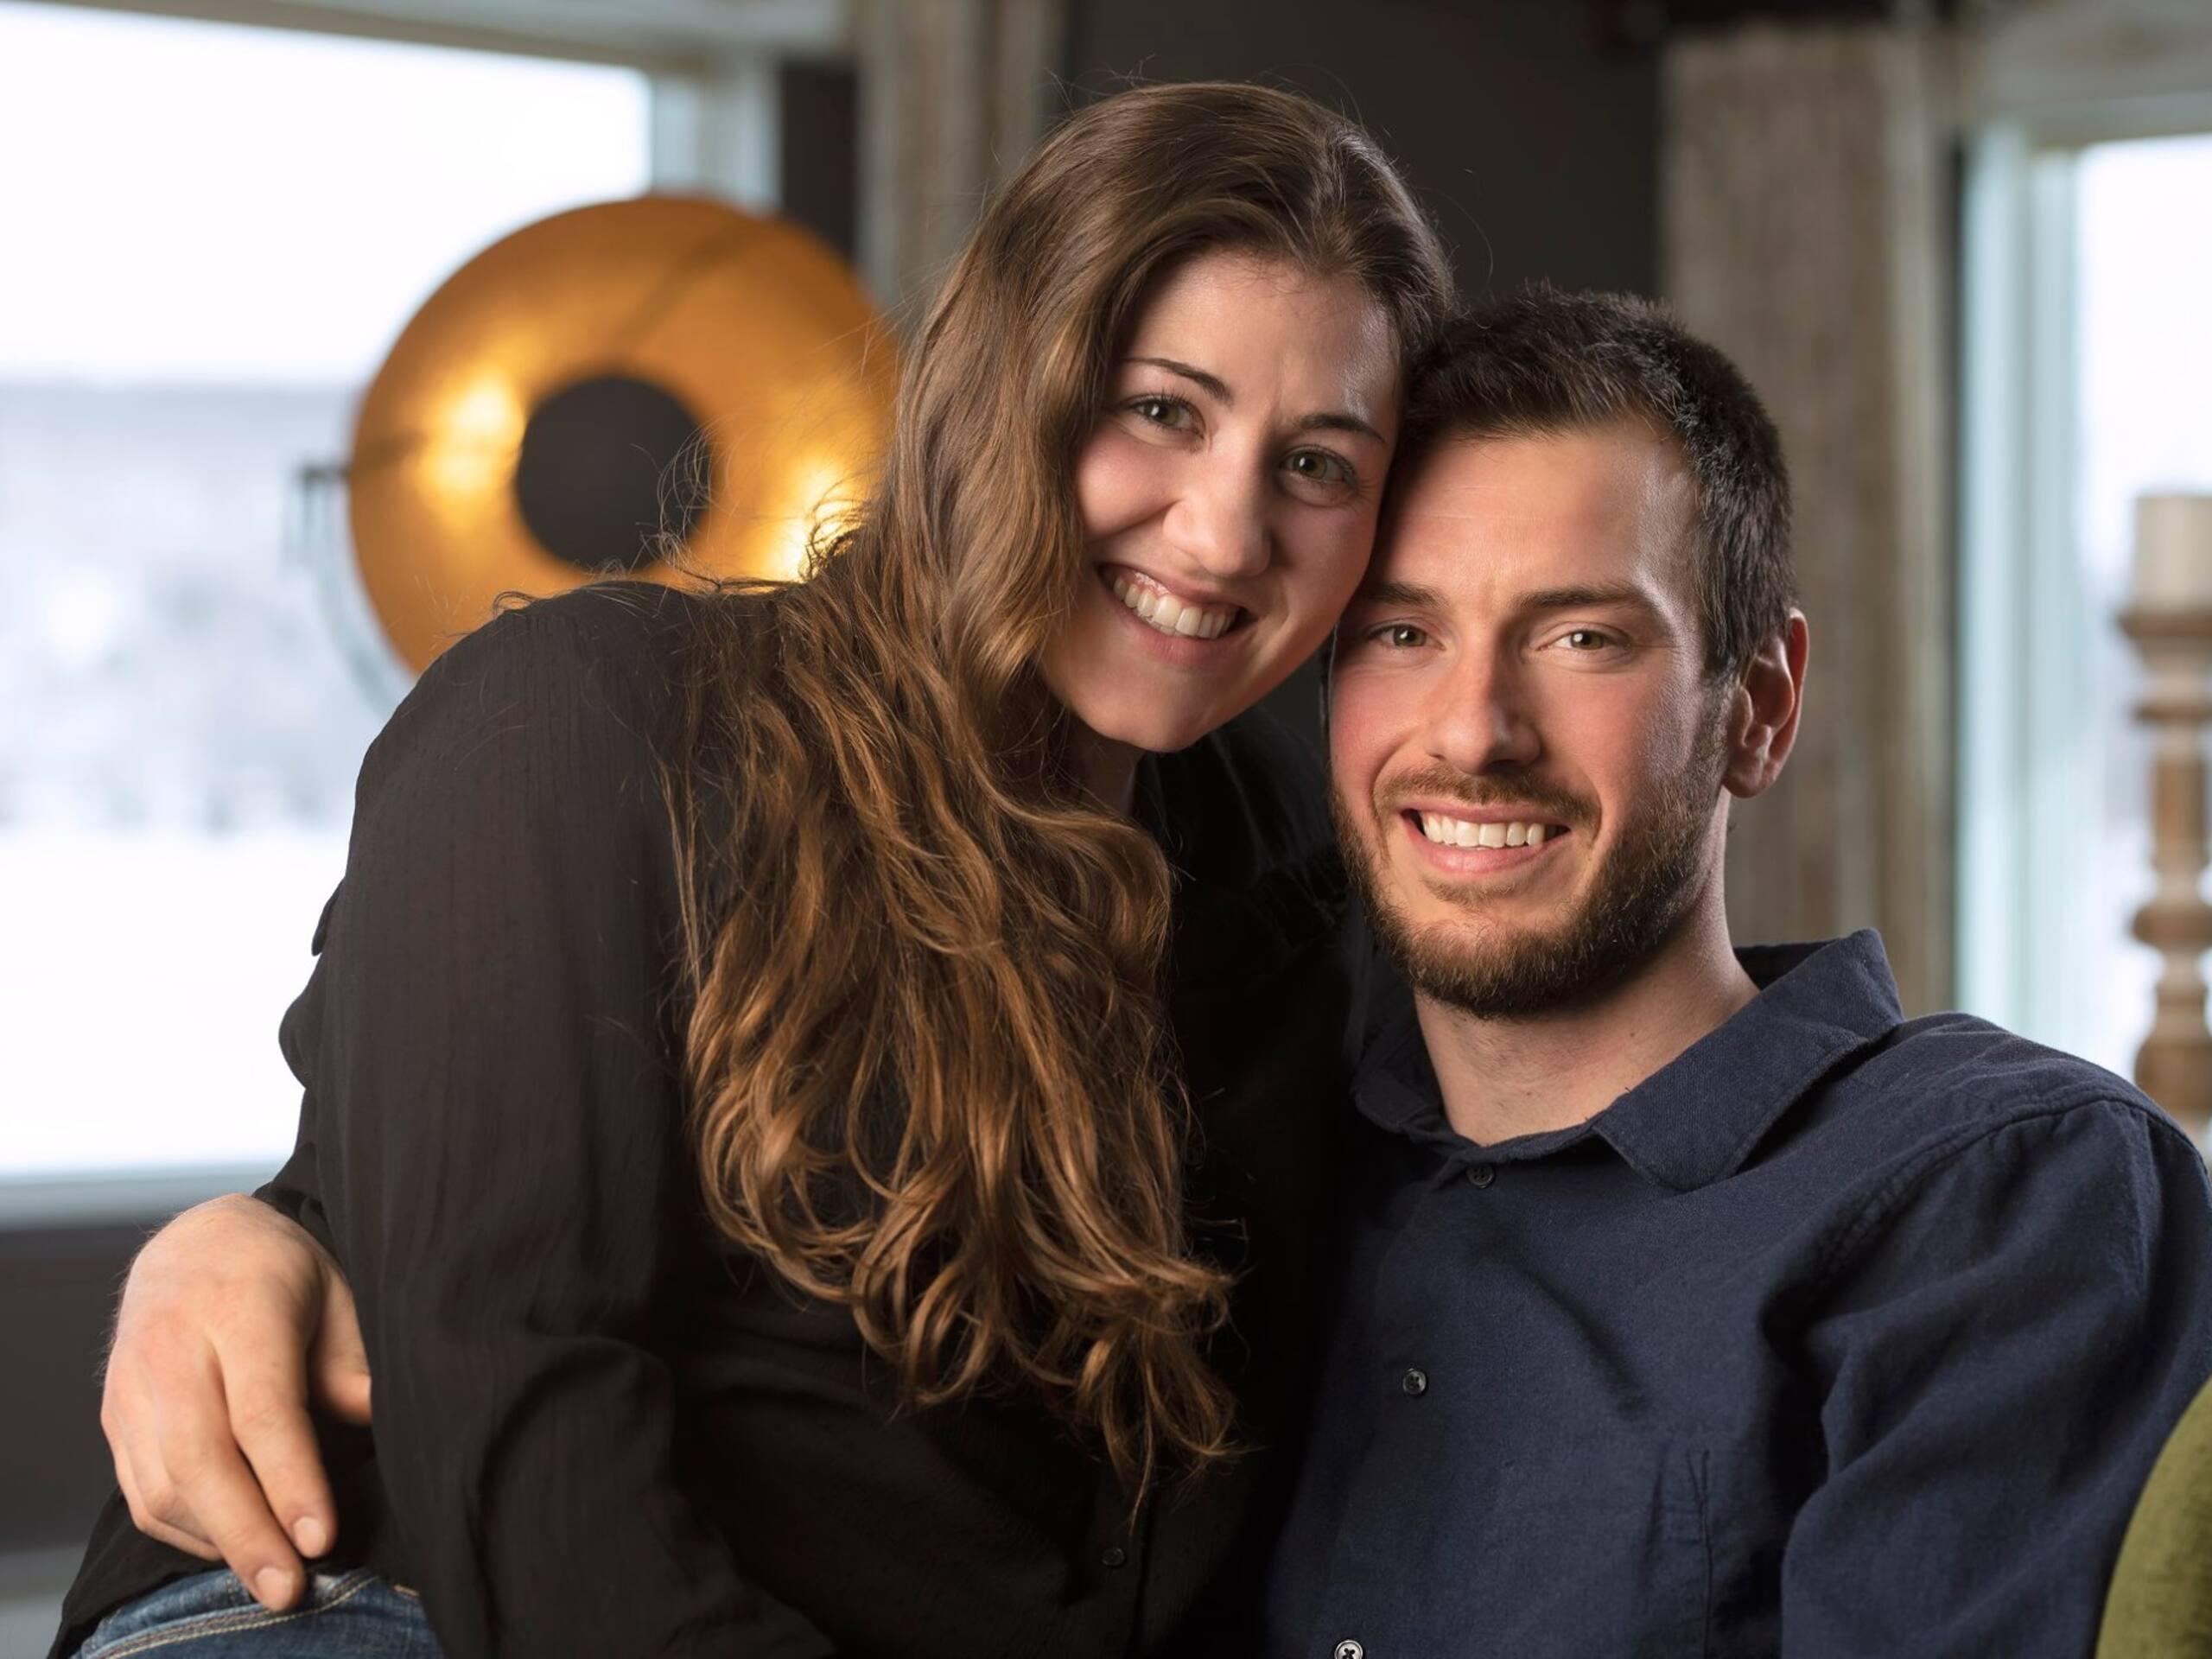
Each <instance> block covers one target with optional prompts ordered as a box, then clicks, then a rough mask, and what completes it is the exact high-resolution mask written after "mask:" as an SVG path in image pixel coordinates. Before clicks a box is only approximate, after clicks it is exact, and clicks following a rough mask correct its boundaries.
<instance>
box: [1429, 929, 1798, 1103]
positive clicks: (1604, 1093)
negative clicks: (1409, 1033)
mask: <svg viewBox="0 0 2212 1659" xmlns="http://www.w3.org/2000/svg"><path fill="white" fill-rule="evenodd" d="M1756 995H1758V987H1757V986H1755V985H1753V984H1752V983H1751V976H1750V975H1748V974H1746V973H1745V971H1744V969H1743V966H1742V964H1741V963H1738V961H1737V960H1736V954H1735V951H1734V950H1732V948H1731V946H1730V944H1729V940H1728V922H1727V918H1726V914H1725V913H1723V912H1722V909H1721V906H1720V905H1719V895H1718V894H1717V893H1715V894H1714V895H1713V899H1712V902H1709V903H1707V904H1702V905H1700V906H1699V907H1698V908H1697V910H1696V911H1695V912H1693V913H1692V914H1691V915H1690V916H1689V917H1688V918H1685V921H1684V923H1683V925H1682V926H1681V927H1680V928H1678V929H1676V931H1675V933H1674V935H1673V936H1672V937H1671V938H1669V939H1668V941H1667V942H1666V943H1665V944H1663V945H1662V946H1661V947H1660V949H1659V950H1657V951H1656V952H1655V953H1654V954H1653V956H1652V957H1651V959H1650V960H1649V961H1648V962H1646V963H1643V965H1642V966H1641V967H1639V968H1637V969H1636V971H1635V972H1633V973H1632V974H1630V976H1628V977H1627V978H1626V979H1624V980H1623V981H1621V982H1620V983H1619V984H1618V985H1616V986H1614V987H1613V988H1611V989H1610V990H1608V991H1606V992H1605V993H1604V994H1603V995H1600V996H1599V997H1597V998H1596V999H1594V1000H1592V1001H1588V1002H1584V1003H1579V1004H1577V1005H1575V1006H1573V1007H1567V1008H1561V1009H1560V1010H1558V1011H1556V1012H1550V1013H1545V1014H1534V1015H1525V1016H1516V1017H1512V1018H1484V1017H1480V1016H1478V1015H1475V1014H1467V1013H1465V1012H1464V1011H1463V1010H1460V1009H1458V1008H1454V1007H1451V1006H1450V1005H1448V1004H1446V1003H1443V1002H1439V1001H1435V1000H1434V999H1433V998H1431V997H1427V996H1422V995H1416V996H1415V998H1414V1006H1415V1008H1416V1010H1417V1012H1418V1014H1419V1015H1420V1019H1421V1036H1422V1038H1423V1039H1424V1040H1425V1041H1426V1042H1427V1045H1428V1058H1429V1063H1430V1065H1433V1067H1434V1068H1435V1071H1436V1081H1437V1084H1438V1085H1439V1086H1440V1089H1441V1090H1442V1091H1443V1095H1444V1112H1445V1116H1446V1117H1447V1118H1448V1119H1449V1120H1450V1121H1451V1124H1452V1128H1454V1129H1456V1130H1458V1131H1459V1134H1461V1135H1465V1136H1466V1138H1467V1139H1468V1140H1470V1141H1474V1142H1475V1143H1476V1144H1477V1145H1478V1146H1490V1145H1493V1144H1495V1143H1496V1142H1497V1141H1508V1140H1510V1139H1512V1138H1513V1137H1514V1136H1516V1135H1535V1134H1539V1133H1541V1132H1542V1131H1543V1130H1546V1129H1563V1128H1568V1127H1569V1126H1571V1125H1573V1124H1576V1123H1581V1122H1586V1121H1587V1120H1589V1119H1590V1118H1592V1117H1595V1116H1597V1115H1598V1114H1599V1112H1602V1111H1604V1110H1605V1108H1606V1107H1608V1106H1610V1105H1611V1104H1612V1103H1613V1102H1614V1101H1616V1100H1618V1098H1619V1097H1620V1096H1623V1095H1624V1094H1626V1093H1627V1092H1628V1091H1629V1090H1631V1089H1633V1088H1635V1087H1636V1086H1637V1084H1640V1083H1642V1082H1643V1080H1644V1079H1645V1078H1646V1077H1649V1076H1651V1075H1652V1073H1654V1072H1655V1071H1659V1070H1660V1069H1662V1067H1664V1066H1665V1065H1668V1064H1669V1062H1671V1061H1673V1060H1674V1059H1675V1058H1676V1057H1677V1056H1679V1055H1680V1054H1681V1053H1682V1052H1683V1051H1684V1050H1686V1049H1688V1047H1690V1046H1691V1045H1692V1044H1694V1043H1695V1042H1696V1041H1697V1040H1698V1039H1700V1038H1701V1037H1703V1036H1704V1035H1705V1034H1706V1033H1708V1032H1710V1031H1713V1030H1714V1029H1716V1028H1718V1027H1719V1026H1720V1025H1722V1024H1723V1023H1724V1022H1725V1021H1726V1020H1728V1018H1729V1017H1730V1016H1731V1015H1732V1014H1735V1013H1736V1012H1737V1010H1738V1009H1739V1008H1741V1007H1743V1006H1744V1005H1745V1003H1747V1002H1749V1001H1751V999H1752V997H1754V996H1756Z"/></svg>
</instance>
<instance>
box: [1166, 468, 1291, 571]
mask: <svg viewBox="0 0 2212 1659" xmlns="http://www.w3.org/2000/svg"><path fill="white" fill-rule="evenodd" d="M1166 532H1167V539H1168V541H1169V542H1170V543H1173V546H1174V548H1175V550H1176V551H1178V552H1179V553H1182V554H1184V555H1185V556H1187V557H1189V559H1190V560H1191V562H1192V563H1193V564H1195V565H1196V566H1198V569H1201V570H1203V571H1204V572H1205V574H1206V575H1210V576H1212V577H1215V578H1216V579H1217V580H1224V581H1226V580H1230V579H1232V578H1235V577H1238V576H1250V575H1257V574H1258V573H1259V572H1260V571H1262V570H1264V569H1267V566H1268V518H1267V495H1266V492H1265V489H1264V486H1262V483H1261V482H1260V481H1259V480H1255V478H1254V477H1253V476H1252V475H1251V473H1250V471H1249V470H1248V469H1247V468H1244V467H1230V466H1226V465H1223V466H1218V467H1209V468H1207V469H1205V471H1204V472H1202V473H1200V474H1198V475H1196V476H1194V477H1192V479H1191V480H1190V481H1189V487H1187V488H1186V489H1185V490H1184V492H1183V493H1182V494H1181V495H1180V496H1179V498H1178V499H1177V500H1176V502H1175V504H1174V505H1173V506H1172V507H1170V508H1169V509H1168V512H1167V518H1166Z"/></svg>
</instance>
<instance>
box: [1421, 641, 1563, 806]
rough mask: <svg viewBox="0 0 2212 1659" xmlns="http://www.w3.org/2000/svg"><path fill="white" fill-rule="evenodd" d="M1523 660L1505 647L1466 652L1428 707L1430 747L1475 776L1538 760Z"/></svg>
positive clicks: (1540, 750)
mask: <svg viewBox="0 0 2212 1659" xmlns="http://www.w3.org/2000/svg"><path fill="white" fill-rule="evenodd" d="M1526 693H1527V688H1526V687H1525V686H1524V685H1523V684H1522V676H1521V673H1520V671H1519V667H1518V664H1517V663H1516V660H1515V658H1513V656H1512V654H1511V653H1510V652H1507V651H1504V650H1502V649H1501V650H1491V649H1482V650H1474V651H1468V652H1463V653H1462V654H1461V656H1460V658H1459V661H1458V662H1457V663H1456V664H1454V665H1453V671H1452V672H1451V673H1449V674H1446V675H1443V676H1440V677H1439V680H1438V683H1437V686H1436V690H1435V693H1434V695H1433V696H1432V697H1431V699H1430V702H1429V708H1428V710H1427V734H1426V739H1427V750H1428V753H1430V754H1431V755H1432V756H1433V757H1434V758H1435V759H1437V760H1441V761H1442V762H1444V764H1445V765H1446V766H1450V767H1452V769H1453V770H1454V771H1457V772H1465V773H1466V774H1467V775H1468V776H1470V777H1475V776H1478V775H1479V774H1481V773H1483V772H1489V771H1491V770H1492V769H1494V768H1497V767H1499V766H1530V765H1533V764H1534V763H1535V761H1536V760H1537V759H1538V758H1539V757H1540V756H1541V754H1542V753H1543V743H1542V741H1541V738H1540V737H1539V735H1538V734H1537V729H1536V722H1535V711H1534V710H1533V709H1531V708H1530V707H1529V700H1528V696H1527V695H1526Z"/></svg>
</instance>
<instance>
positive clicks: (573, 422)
mask: <svg viewBox="0 0 2212 1659" xmlns="http://www.w3.org/2000/svg"><path fill="white" fill-rule="evenodd" d="M708 461H709V453H708V448H707V440H706V435H705V434H704V433H703V432H702V430H701V429H700V427H699V423H698V422H697V421H696V420H695V419H693V418H692V415H691V411H690V410H688V409H686V408H684V406H683V404H681V403H679V402H678V401H677V399H676V397H674V396H673V395H672V394H671V393H670V392H668V391H664V390H663V389H662V388H661V387H659V386H657V385H653V384H652V382H650V381H646V380H639V379H636V378H632V376H629V375H626V374H607V375H601V376H598V377H597V378H593V379H590V380H579V381H577V382H576V383H575V385H570V386H565V387H563V389H562V390H560V391H556V392H555V393H554V394H553V395H552V396H551V397H548V398H546V399H545V401H544V402H543V403H541V404H538V406H537V408H536V409H535V410H531V416H530V421H529V423H528V424H527V425H525V426H524V428H523V434H522V454H521V455H520V456H519V457H518V460H517V461H516V463H515V503H516V505H518V507H519V508H520V509H521V510H522V519H523V523H524V524H526V525H528V526H529V528H530V533H531V535H532V536H533V537H536V538H537V543H538V545H540V546H541V547H543V549H544V550H546V551H547V552H549V553H550V554H552V555H553V556H554V557H556V558H557V559H562V560H565V561H566V562H567V563H570V564H573V565H575V567H576V568H577V569H580V570H588V571H590V572H592V573H593V574H594V575H611V574H614V573H619V572H626V571H634V570H638V569H643V568H644V567H645V565H648V564H650V563H652V561H653V560H654V558H656V557H657V556H658V553H657V543H658V542H659V541H660V539H661V538H662V537H670V538H672V539H673V540H675V541H676V542H677V543H679V544H680V543H687V542H688V541H689V540H690V536H691V531H692V530H693V529H694V528H695V527H696V525H697V524H698V522H699V519H700V517H701V516H702V514H703V513H704V512H706V507H707V481H708V479H709V465H708Z"/></svg>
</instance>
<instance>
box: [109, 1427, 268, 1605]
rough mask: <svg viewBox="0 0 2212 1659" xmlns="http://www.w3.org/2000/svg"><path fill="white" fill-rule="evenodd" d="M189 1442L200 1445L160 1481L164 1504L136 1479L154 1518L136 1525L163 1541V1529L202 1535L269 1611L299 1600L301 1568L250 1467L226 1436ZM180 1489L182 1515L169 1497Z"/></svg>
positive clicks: (159, 1495) (158, 1494)
mask: <svg viewBox="0 0 2212 1659" xmlns="http://www.w3.org/2000/svg"><path fill="white" fill-rule="evenodd" d="M193 1443H194V1445H195V1446H199V1447H200V1448H202V1449H201V1450H200V1452H197V1453H195V1454H194V1458H193V1460H192V1461H191V1462H190V1463H188V1464H187V1465H185V1466H182V1467H180V1468H178V1469H177V1470H175V1471H174V1475H173V1477H171V1478H169V1479H168V1480H167V1481H166V1482H165V1485H166V1487H167V1489H168V1502H166V1503H165V1502H164V1501H163V1493H162V1492H157V1491H154V1490H150V1489H148V1488H147V1484H146V1482H145V1481H144V1479H143V1478H142V1480H141V1487H142V1491H143V1497H144V1500H145V1503H146V1507H147V1512H148V1514H149V1516H151V1517H152V1519H153V1520H154V1521H155V1522H156V1527H144V1526H143V1523H142V1530H144V1531H147V1532H150V1533H152V1534H153V1535H154V1536H156V1537H157V1538H162V1541H164V1542H168V1541H169V1540H168V1539H167V1538H166V1537H164V1536H163V1530H162V1529H175V1530H177V1531H179V1532H182V1531H184V1530H185V1529H186V1528H189V1529H191V1530H192V1531H194V1532H197V1533H199V1534H200V1535H204V1536H206V1537H207V1539H208V1540H209V1541H211V1542H213V1544H214V1546H215V1549H216V1551H217V1553H218V1554H220V1555H221V1556H222V1558H223V1560H224V1562H225V1564H226V1565H227V1566H228V1567H230V1569H231V1571H232V1572H233V1573H237V1574H238V1580H239V1581H240V1582H241V1583H243V1584H244V1585H245V1586H246V1588H247V1589H249V1590H251V1591H252V1592H253V1594H254V1599H256V1600H257V1601H259V1602H260V1603H261V1605H263V1606H264V1607H266V1608H268V1609H269V1610H270V1611H271V1612H282V1611H283V1610H284V1609H285V1608H287V1607H289V1606H290V1605H292V1604H293V1603H294V1602H295V1601H296V1600H298V1599H299V1596H300V1592H301V1591H302V1589H303V1588H305V1587H306V1584H307V1570H306V1569H305V1568H304V1567H302V1566H301V1564H300V1558H299V1556H298V1555H297V1554H296V1553H294V1551H293V1548H292V1545H291V1541H290V1540H289V1539H288V1538H286V1537H285V1535H284V1529H283V1527H281V1526H279V1525H278V1524H277V1517H276V1516H274V1515H273V1514H271V1513H270V1509H269V1505H268V1503H266V1502H264V1499H263V1497H262V1495H261V1487H260V1484H258V1483H257V1481H256V1480H255V1479H254V1477H253V1471H252V1470H251V1469H250V1468H248V1467H247V1466H246V1461H245V1459H244V1458H242V1457H240V1456H239V1455H238V1448H237V1447H236V1446H233V1445H232V1444H231V1441H230V1437H229V1435H228V1434H227V1433H226V1434H220V1435H217V1434H212V1433H206V1434H201V1435H197V1436H194V1441H193ZM142 1477H143V1471H142ZM177 1491H190V1493H191V1494H192V1499H191V1508H190V1510H189V1511H188V1512H185V1511H183V1510H181V1504H180V1500H178V1499H177V1498H176V1497H175V1492H177ZM132 1518H133V1519H134V1520H135V1519H137V1517H136V1516H133V1517H132ZM178 1548H185V1546H183V1545H181V1544H180V1545H178ZM195 1553H197V1552H195Z"/></svg>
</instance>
